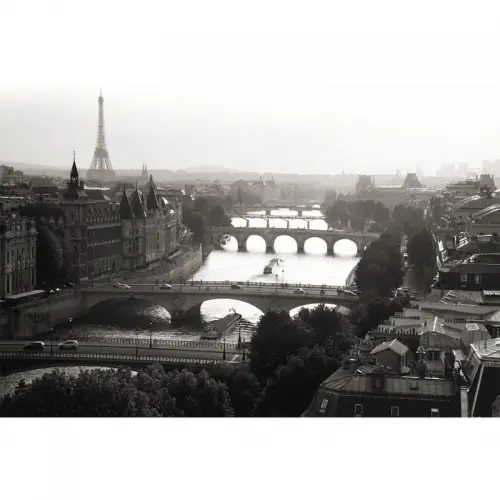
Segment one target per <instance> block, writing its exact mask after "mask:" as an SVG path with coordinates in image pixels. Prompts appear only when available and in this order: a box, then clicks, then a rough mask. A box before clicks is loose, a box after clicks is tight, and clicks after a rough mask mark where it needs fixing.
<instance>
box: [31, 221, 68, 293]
mask: <svg viewBox="0 0 500 500" xmlns="http://www.w3.org/2000/svg"><path fill="white" fill-rule="evenodd" d="M37 230H38V235H37V239H36V261H37V266H36V270H37V285H38V286H40V287H45V288H51V287H54V286H56V285H57V284H58V283H59V281H60V279H61V276H62V274H63V269H64V257H63V250H62V247H61V243H60V241H59V239H58V238H57V236H56V235H55V234H54V233H53V232H52V231H51V230H50V229H49V228H48V227H47V226H46V225H44V224H38V225H37Z"/></svg>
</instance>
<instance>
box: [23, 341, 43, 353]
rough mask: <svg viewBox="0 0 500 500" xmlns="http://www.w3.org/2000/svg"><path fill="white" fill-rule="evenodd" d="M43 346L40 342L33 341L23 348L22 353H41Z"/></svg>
mask: <svg viewBox="0 0 500 500" xmlns="http://www.w3.org/2000/svg"><path fill="white" fill-rule="evenodd" d="M44 348H45V344H44V343H43V342H41V341H40V340H34V341H33V342H30V343H29V344H26V345H25V346H24V347H23V350H24V351H43V349H44Z"/></svg>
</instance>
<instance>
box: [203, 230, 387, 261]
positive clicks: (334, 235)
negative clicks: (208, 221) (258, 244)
mask: <svg viewBox="0 0 500 500" xmlns="http://www.w3.org/2000/svg"><path fill="white" fill-rule="evenodd" d="M224 235H228V236H233V237H234V238H235V239H236V241H237V242H238V249H239V250H246V248H247V240H248V238H249V237H250V236H254V235H256V236H260V237H261V238H263V239H264V241H265V243H266V249H267V251H270V252H272V251H273V250H274V243H275V241H276V238H278V237H279V236H291V237H292V238H293V239H294V240H295V241H296V243H297V251H298V252H299V253H300V252H303V251H304V245H305V242H306V241H307V240H308V239H310V238H321V239H322V240H323V241H324V242H325V243H326V246H327V251H328V253H329V254H331V253H333V247H334V246H335V243H337V242H338V241H340V240H350V241H352V242H353V243H355V244H356V247H357V254H358V255H362V254H363V252H364V250H365V248H366V247H367V246H368V245H369V244H370V243H372V242H373V241H375V240H377V239H378V238H379V237H380V235H379V234H378V233H352V232H346V231H339V230H320V229H298V228H279V227H262V228H261V227H233V226H229V227H214V228H212V242H213V244H214V245H216V246H219V247H220V242H221V239H222V237H223V236H224Z"/></svg>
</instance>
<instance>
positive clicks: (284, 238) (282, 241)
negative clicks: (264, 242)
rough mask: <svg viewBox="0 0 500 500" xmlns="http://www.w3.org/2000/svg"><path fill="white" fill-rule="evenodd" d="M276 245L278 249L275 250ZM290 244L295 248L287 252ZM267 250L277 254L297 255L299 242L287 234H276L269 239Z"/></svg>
mask: <svg viewBox="0 0 500 500" xmlns="http://www.w3.org/2000/svg"><path fill="white" fill-rule="evenodd" d="M276 244H278V248H276ZM290 244H295V248H294V249H293V250H289V248H287V247H290ZM269 249H271V250H274V251H276V252H279V253H297V252H298V251H300V248H299V242H298V241H297V239H296V238H295V237H294V236H292V235H289V234H278V235H276V236H274V237H272V238H271V241H270V244H269Z"/></svg>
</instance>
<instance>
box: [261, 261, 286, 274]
mask: <svg viewBox="0 0 500 500" xmlns="http://www.w3.org/2000/svg"><path fill="white" fill-rule="evenodd" d="M283 263H284V260H283V259H280V258H277V257H276V258H274V259H271V260H270V261H269V262H268V263H267V265H266V267H264V274H276V272H277V270H278V269H277V268H279V267H281V266H282V265H283Z"/></svg>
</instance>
